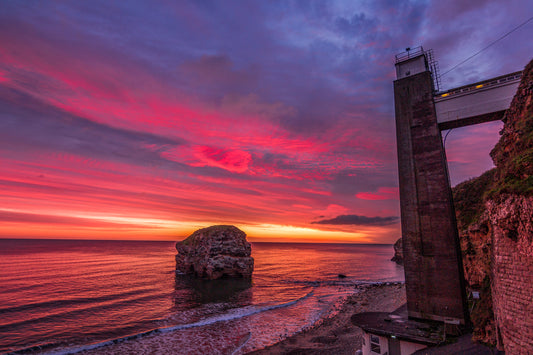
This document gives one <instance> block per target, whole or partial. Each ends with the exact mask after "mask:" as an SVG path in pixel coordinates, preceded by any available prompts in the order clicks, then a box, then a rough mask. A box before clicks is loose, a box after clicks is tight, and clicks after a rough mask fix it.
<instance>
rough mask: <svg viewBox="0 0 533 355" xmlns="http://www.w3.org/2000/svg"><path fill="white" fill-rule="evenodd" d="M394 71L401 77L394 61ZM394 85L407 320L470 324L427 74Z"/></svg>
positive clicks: (445, 171)
mask: <svg viewBox="0 0 533 355" xmlns="http://www.w3.org/2000/svg"><path fill="white" fill-rule="evenodd" d="M396 65H397V73H403V72H405V70H403V71H402V69H401V65H402V63H397V64H396ZM411 73H412V71H411V72H407V74H406V75H402V76H399V79H398V80H396V81H395V82H394V102H395V110H396V134H397V143H398V170H399V178H400V206H401V222H402V238H403V251H404V254H403V255H404V269H405V283H406V292H407V309H408V314H409V317H412V318H419V319H428V320H438V321H445V322H447V323H451V324H468V323H469V320H468V311H467V305H466V296H465V288H464V275H463V266H462V259H461V251H460V246H459V238H458V233H457V225H456V221H455V212H454V208H453V201H452V194H451V188H450V183H449V178H448V170H447V163H446V157H445V152H444V148H443V146H442V137H441V134H440V130H439V128H438V125H437V117H436V114H435V104H434V102H433V81H432V77H431V72H430V71H429V70H427V68H426V70H424V71H421V72H418V73H416V74H411Z"/></svg>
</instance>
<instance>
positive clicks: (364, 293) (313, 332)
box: [248, 282, 406, 355]
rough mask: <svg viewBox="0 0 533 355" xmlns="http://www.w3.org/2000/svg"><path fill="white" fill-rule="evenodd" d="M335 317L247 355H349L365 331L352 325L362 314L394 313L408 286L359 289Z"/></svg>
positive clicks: (400, 283) (396, 285)
mask: <svg viewBox="0 0 533 355" xmlns="http://www.w3.org/2000/svg"><path fill="white" fill-rule="evenodd" d="M358 288H360V291H359V292H356V293H354V294H352V295H350V296H348V297H347V298H346V300H345V301H344V302H343V303H342V304H341V305H340V306H339V308H338V310H337V311H336V312H334V314H333V315H332V316H326V317H325V318H322V319H320V320H318V321H317V322H316V323H315V324H314V325H313V326H311V327H309V328H307V329H304V330H302V331H301V332H299V333H296V334H294V335H292V336H290V337H288V338H285V339H283V340H281V341H279V342H277V343H275V344H273V345H270V346H267V347H266V348H263V349H259V350H254V351H252V352H249V353H248V354H254V355H269V354H291V355H297V354H338V355H342V354H350V355H353V354H354V353H355V351H356V350H359V349H361V345H362V334H363V333H362V330H361V329H360V328H358V327H356V326H354V325H352V323H351V321H350V317H351V316H352V315H353V314H355V313H360V312H392V311H394V310H395V309H397V308H398V307H400V306H401V305H403V304H404V303H405V302H406V296H405V284H404V283H403V282H390V283H384V284H378V285H376V284H371V285H363V286H359V287H358Z"/></svg>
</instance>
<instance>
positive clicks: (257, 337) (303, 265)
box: [0, 240, 403, 353]
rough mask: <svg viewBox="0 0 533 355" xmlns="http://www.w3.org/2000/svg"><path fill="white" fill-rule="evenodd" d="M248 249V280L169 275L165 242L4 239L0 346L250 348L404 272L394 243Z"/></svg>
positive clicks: (0, 246) (170, 248)
mask: <svg viewBox="0 0 533 355" xmlns="http://www.w3.org/2000/svg"><path fill="white" fill-rule="evenodd" d="M252 250H253V251H252V256H253V257H254V258H255V271H254V276H253V279H252V281H251V282H246V281H243V280H218V281H205V280H197V279H192V278H190V277H184V276H181V275H176V273H175V270H174V269H175V261H174V256H175V253H176V250H175V248H174V243H172V242H124V241H59V240H57V241H50V240H46V241H42V240H41V241H39V240H0V283H1V284H2V288H1V289H0V313H2V317H1V318H0V333H1V334H2V338H1V339H0V351H1V352H4V351H9V350H17V349H27V348H31V347H36V346H44V347H43V348H42V350H45V351H51V352H54V351H60V352H61V351H62V350H60V349H71V350H72V349H77V350H83V349H85V350H86V351H89V348H91V347H96V349H100V350H97V351H101V350H102V349H101V348H100V347H101V346H104V345H105V344H106V343H105V342H106V341H109V340H110V339H123V340H122V341H121V342H120V344H118V345H116V344H115V345H113V344H108V345H105V346H106V349H107V348H108V347H110V348H109V349H111V348H113V347H115V348H117V349H128V348H130V347H131V349H134V348H135V347H139V346H140V347H143V346H144V347H146V349H150V348H153V347H155V346H156V345H155V344H158V345H157V346H158V347H164V346H168V347H169V348H168V349H170V348H172V347H175V346H181V347H182V348H181V349H183V350H184V352H185V351H186V352H193V353H194V352H201V351H203V350H202V349H204V350H205V349H210V348H212V347H215V348H216V349H225V348H232V347H233V348H234V349H236V348H239V349H241V350H239V351H244V350H246V351H249V350H251V349H254V348H259V347H262V346H265V345H268V344H271V343H273V342H275V341H277V340H278V339H279V337H283V336H286V335H288V334H292V333H294V332H296V331H298V330H300V329H302V328H303V327H305V326H309V325H310V324H312V323H313V322H315V321H316V320H317V319H318V318H319V317H320V316H321V315H322V314H323V313H324V312H325V311H327V308H328V305H331V303H332V302H334V301H335V300H336V299H338V298H339V297H342V296H343V295H347V294H349V293H352V292H354V290H355V288H354V285H356V284H357V283H359V282H374V281H396V280H402V279H403V269H402V268H401V267H398V266H397V265H396V264H394V263H392V262H390V261H389V259H390V257H391V256H392V247H391V246H373V245H331V244H274V243H254V244H253V247H252ZM338 274H344V275H346V276H347V277H346V278H343V279H339V278H338V277H337V275H338ZM153 330H156V332H155V333H153V332H152V331H153ZM135 334H137V336H135V340H132V339H130V338H128V337H130V336H134V335H135ZM243 339H245V340H246V341H244V340H243ZM182 343H183V344H182ZM90 344H93V345H90ZM143 344H144V345H143ZM165 344H167V345H165ZM180 344H181V345H180ZM54 349H55V350H54ZM34 350H35V349H34ZM110 351H111V350H110ZM117 351H118V350H117ZM206 351H207V350H206Z"/></svg>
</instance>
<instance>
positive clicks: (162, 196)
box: [0, 0, 533, 243]
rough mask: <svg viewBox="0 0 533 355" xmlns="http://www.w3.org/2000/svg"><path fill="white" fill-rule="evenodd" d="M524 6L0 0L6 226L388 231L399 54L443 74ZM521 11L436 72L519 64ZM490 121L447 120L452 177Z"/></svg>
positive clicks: (129, 231)
mask: <svg viewBox="0 0 533 355" xmlns="http://www.w3.org/2000/svg"><path fill="white" fill-rule="evenodd" d="M531 16H533V2H532V1H529V0H521V1H513V0H510V1H503V0H502V1H463V0H457V1H434V2H433V1H385V0H383V1H381V0H369V1H352V0H349V1H348V0H346V1H332V0H328V1H306V0H304V1H260V0H258V1H252V0H243V1H222V0H220V1H190V2H186V1H108V0H105V1H95V0H92V1H44V2H43V1H2V2H1V3H0V238H30V237H35V238H43V237H45V238H91V239H121V238H122V239H146V240H151V239H153V240H178V239H181V238H182V237H184V236H187V235H189V234H190V233H192V232H193V231H194V230H196V229H198V228H202V227H206V226H209V225H212V224H234V225H236V226H238V227H239V228H241V229H243V230H244V231H245V232H246V233H247V234H248V236H249V238H250V240H252V241H254V240H255V241H260V240H263V241H265V240H270V241H321V242H365V243H368V242H371V243H390V242H393V241H395V240H396V239H397V238H398V237H399V236H400V224H399V213H400V212H399V200H398V174H397V164H396V138H395V124H394V103H393V91H392V82H393V80H394V79H395V71H394V55H395V54H398V53H400V52H402V51H403V50H404V49H405V47H408V46H410V47H415V46H418V45H423V46H424V48H427V49H429V48H431V49H433V51H434V55H435V57H436V59H437V60H438V62H439V65H440V69H441V73H444V72H445V71H447V70H448V69H450V68H451V67H453V66H454V65H456V64H457V63H459V62H461V61H462V60H463V59H465V58H467V57H469V56H470V55H472V54H474V53H476V52H477V51H478V50H480V49H482V48H484V47H485V46H487V45H488V44H490V43H491V42H492V41H494V40H496V39H498V38H499V37H501V36H502V35H504V34H505V33H506V32H508V31H510V30H512V29H513V28H514V27H516V26H518V25H519V24H521V23H523V22H524V21H526V20H527V19H528V18H530V17H531ZM532 33H533V21H530V22H529V23H527V24H526V25H524V26H523V27H521V28H520V29H518V30H516V31H515V32H513V33H512V34H510V35H509V36H507V37H506V38H504V39H503V40H501V41H499V42H497V43H496V44H494V45H493V46H491V47H490V48H488V49H487V50H486V51H484V52H483V53H481V54H480V55H478V56H476V57H474V58H473V59H472V60H470V61H468V62H467V63H465V64H463V65H461V66H459V67H458V68H457V69H455V70H453V71H451V72H450V73H448V74H446V75H445V76H444V77H443V85H442V88H443V89H450V88H453V87H455V86H459V85H462V84H468V83H470V82H474V81H478V80H483V79H487V78H490V77H494V76H498V75H502V74H507V73H510V72H513V71H517V70H521V69H523V67H524V66H525V65H526V64H527V62H528V61H529V60H530V59H531V58H532V57H533V41H532V40H531V36H532ZM501 125H502V124H501V122H493V123H488V124H484V125H479V126H473V127H470V128H464V129H459V130H454V131H452V132H451V134H450V135H449V137H448V139H447V142H446V152H447V155H448V160H449V167H450V173H451V178H452V184H456V183H458V182H460V181H463V180H465V179H467V178H470V177H473V176H477V175H479V174H480V173H482V172H483V171H485V170H487V169H489V168H490V167H491V166H492V162H491V160H490V157H489V155H488V154H489V151H490V149H491V148H492V146H493V145H494V144H495V143H496V141H497V140H498V131H499V130H500V128H501Z"/></svg>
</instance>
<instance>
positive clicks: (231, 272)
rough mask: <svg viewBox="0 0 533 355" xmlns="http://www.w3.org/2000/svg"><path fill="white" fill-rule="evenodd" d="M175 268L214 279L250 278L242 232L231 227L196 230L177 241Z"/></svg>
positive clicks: (250, 265)
mask: <svg viewBox="0 0 533 355" xmlns="http://www.w3.org/2000/svg"><path fill="white" fill-rule="evenodd" d="M176 249H177V250H178V254H177V255H176V270H178V271H180V272H182V273H184V274H192V275H195V276H197V277H201V278H206V279H210V280H215V279H219V278H223V277H231V278H245V279H249V278H251V277H252V272H253V269H254V259H253V258H252V257H251V256H250V255H251V252H252V247H251V245H250V243H248V241H246V234H245V233H244V232H243V231H241V230H240V229H239V228H237V227H235V226H224V225H219V226H211V227H208V228H203V229H199V230H197V231H196V232H194V233H193V234H191V235H190V236H189V237H188V238H187V239H185V240H183V241H181V242H177V243H176Z"/></svg>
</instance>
